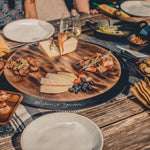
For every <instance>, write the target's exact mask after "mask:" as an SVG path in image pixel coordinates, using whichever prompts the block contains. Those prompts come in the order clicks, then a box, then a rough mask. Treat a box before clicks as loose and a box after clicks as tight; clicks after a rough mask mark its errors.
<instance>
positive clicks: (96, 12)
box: [90, 9, 98, 14]
mask: <svg viewBox="0 0 150 150" xmlns="http://www.w3.org/2000/svg"><path fill="white" fill-rule="evenodd" d="M90 14H98V10H97V9H91V10H90Z"/></svg>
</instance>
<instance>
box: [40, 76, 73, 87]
mask: <svg viewBox="0 0 150 150" xmlns="http://www.w3.org/2000/svg"><path fill="white" fill-rule="evenodd" d="M40 83H41V84H46V85H73V82H72V81H71V80H70V79H67V78H65V77H62V76H60V75H57V74H56V75H51V76H49V78H41V82H40Z"/></svg>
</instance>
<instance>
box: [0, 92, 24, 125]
mask: <svg viewBox="0 0 150 150" xmlns="http://www.w3.org/2000/svg"><path fill="white" fill-rule="evenodd" d="M1 92H6V93H7V94H11V99H8V100H6V101H5V103H6V104H5V106H4V107H1V108H0V125H5V124H7V123H8V122H9V121H10V119H11V118H12V116H13V114H14V113H15V111H16V109H17V107H18V106H19V104H20V103H21V101H22V99H23V95H22V94H21V93H16V92H11V91H4V90H0V93H1Z"/></svg>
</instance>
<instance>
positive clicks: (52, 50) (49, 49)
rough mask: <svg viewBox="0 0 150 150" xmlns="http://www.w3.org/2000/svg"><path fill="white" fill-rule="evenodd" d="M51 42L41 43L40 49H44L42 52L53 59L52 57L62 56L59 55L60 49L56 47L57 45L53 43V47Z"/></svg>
mask: <svg viewBox="0 0 150 150" xmlns="http://www.w3.org/2000/svg"><path fill="white" fill-rule="evenodd" d="M51 42H52V41H51V40H47V41H42V42H40V43H39V45H40V47H41V48H42V50H43V51H44V52H45V53H46V54H47V55H48V56H49V57H50V58H51V57H55V56H58V55H60V54H59V49H58V47H57V46H56V45H55V43H54V42H53V44H52V45H51Z"/></svg>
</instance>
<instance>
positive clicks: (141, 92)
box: [130, 77, 150, 109]
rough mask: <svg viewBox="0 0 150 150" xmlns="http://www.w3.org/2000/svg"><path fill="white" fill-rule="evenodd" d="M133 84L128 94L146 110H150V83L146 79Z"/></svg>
mask: <svg viewBox="0 0 150 150" xmlns="http://www.w3.org/2000/svg"><path fill="white" fill-rule="evenodd" d="M140 81H141V82H138V83H135V85H134V86H133V87H132V88H131V89H130V92H131V93H132V94H133V95H134V96H135V97H136V98H137V99H138V100H139V101H140V102H141V103H142V104H143V105H145V106H146V107H147V108H149V109H150V81H149V79H148V78H147V77H145V78H144V81H143V80H140Z"/></svg>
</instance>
